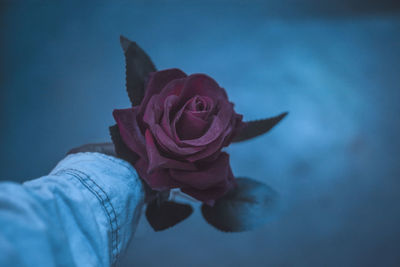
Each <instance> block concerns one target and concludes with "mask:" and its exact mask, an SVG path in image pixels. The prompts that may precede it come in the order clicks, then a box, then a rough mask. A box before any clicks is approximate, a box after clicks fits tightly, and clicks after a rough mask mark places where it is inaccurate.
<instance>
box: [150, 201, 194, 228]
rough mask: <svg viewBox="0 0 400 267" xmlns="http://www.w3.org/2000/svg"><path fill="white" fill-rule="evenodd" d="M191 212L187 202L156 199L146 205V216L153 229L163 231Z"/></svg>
mask: <svg viewBox="0 0 400 267" xmlns="http://www.w3.org/2000/svg"><path fill="white" fill-rule="evenodd" d="M192 213H193V208H192V206H190V205H188V204H182V203H176V202H172V201H163V202H161V203H159V201H158V200H157V199H155V200H153V201H152V202H150V203H149V204H148V205H147V208H146V218H147V221H148V222H149V224H150V225H151V227H152V228H153V229H154V231H163V230H165V229H168V228H170V227H172V226H174V225H176V224H178V223H180V222H181V221H183V220H185V219H186V218H187V217H189V216H190V215H191V214H192Z"/></svg>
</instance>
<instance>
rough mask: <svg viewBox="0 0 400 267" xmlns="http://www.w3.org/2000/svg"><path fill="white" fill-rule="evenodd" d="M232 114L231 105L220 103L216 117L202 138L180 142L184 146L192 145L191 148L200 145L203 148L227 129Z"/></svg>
mask: <svg viewBox="0 0 400 267" xmlns="http://www.w3.org/2000/svg"><path fill="white" fill-rule="evenodd" d="M221 102H222V101H221ZM233 114H234V111H233V104H232V103H230V102H223V103H221V107H220V110H219V112H218V113H217V115H215V116H214V119H213V121H212V123H211V125H210V128H209V129H208V130H207V132H206V133H205V134H204V135H203V136H201V137H199V138H197V139H192V140H181V142H182V143H184V144H186V145H192V146H202V145H203V146H204V145H207V144H209V143H211V142H213V141H214V140H216V139H217V138H218V137H219V136H220V135H221V134H222V133H223V131H224V130H225V129H226V128H227V127H228V125H229V123H230V121H231V118H232V116H233Z"/></svg>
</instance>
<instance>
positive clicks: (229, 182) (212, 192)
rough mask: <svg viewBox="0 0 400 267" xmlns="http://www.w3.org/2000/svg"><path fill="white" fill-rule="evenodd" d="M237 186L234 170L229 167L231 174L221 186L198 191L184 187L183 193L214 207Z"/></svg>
mask: <svg viewBox="0 0 400 267" xmlns="http://www.w3.org/2000/svg"><path fill="white" fill-rule="evenodd" d="M235 185H236V182H235V179H234V176H233V173H232V170H231V168H230V167H229V174H228V176H227V177H226V180H225V181H222V182H220V183H219V184H216V185H214V186H213V187H211V188H207V189H204V190H201V189H196V188H194V187H182V188H181V191H182V192H184V193H185V194H188V195H190V196H192V197H194V198H196V199H198V200H200V201H202V202H204V203H206V204H208V205H210V206H212V205H214V203H215V200H217V199H219V198H221V197H222V196H224V195H225V194H226V193H227V192H228V191H229V190H231V189H232V188H234V187H235Z"/></svg>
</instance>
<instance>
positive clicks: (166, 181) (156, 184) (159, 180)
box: [135, 159, 180, 191]
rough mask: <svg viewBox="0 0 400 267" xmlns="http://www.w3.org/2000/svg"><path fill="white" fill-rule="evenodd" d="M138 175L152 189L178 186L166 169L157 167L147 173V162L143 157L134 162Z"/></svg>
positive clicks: (160, 189)
mask: <svg viewBox="0 0 400 267" xmlns="http://www.w3.org/2000/svg"><path fill="white" fill-rule="evenodd" d="M135 169H136V170H137V172H138V174H139V176H140V177H141V178H142V179H143V180H144V181H145V182H146V183H147V184H148V185H149V186H150V187H151V188H152V189H154V190H158V191H162V190H167V189H171V188H177V187H180V185H179V183H177V182H175V181H174V180H173V179H172V177H171V175H170V174H169V172H168V169H158V170H155V171H154V172H152V173H150V174H148V173H147V169H148V163H147V162H146V160H144V159H139V160H138V161H137V162H136V164H135Z"/></svg>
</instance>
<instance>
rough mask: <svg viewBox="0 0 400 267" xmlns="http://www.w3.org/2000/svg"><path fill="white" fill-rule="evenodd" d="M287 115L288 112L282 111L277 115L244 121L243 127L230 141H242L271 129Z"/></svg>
mask: <svg viewBox="0 0 400 267" xmlns="http://www.w3.org/2000/svg"><path fill="white" fill-rule="evenodd" d="M287 115H288V112H283V113H282V114H279V115H278V116H275V117H271V118H267V119H262V120H254V121H246V122H244V123H245V126H244V128H243V129H242V130H241V131H240V132H239V133H238V134H237V136H236V137H235V138H234V139H233V141H232V142H242V141H246V140H249V139H252V138H254V137H257V136H260V135H262V134H265V133H267V132H268V131H269V130H271V129H272V128H273V127H274V126H275V125H277V124H278V123H279V122H280V121H281V120H282V119H283V118H285V117H286V116H287Z"/></svg>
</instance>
